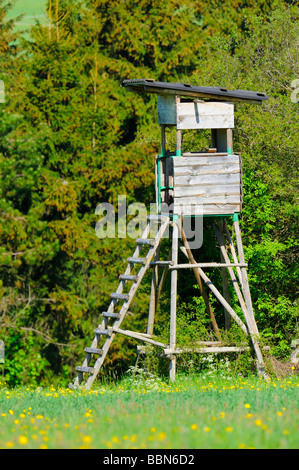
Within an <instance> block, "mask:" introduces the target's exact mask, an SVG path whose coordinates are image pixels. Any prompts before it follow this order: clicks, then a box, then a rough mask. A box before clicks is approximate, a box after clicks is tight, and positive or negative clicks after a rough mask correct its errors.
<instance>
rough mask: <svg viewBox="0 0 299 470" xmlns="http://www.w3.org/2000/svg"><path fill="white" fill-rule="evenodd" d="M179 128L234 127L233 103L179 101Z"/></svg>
mask: <svg viewBox="0 0 299 470" xmlns="http://www.w3.org/2000/svg"><path fill="white" fill-rule="evenodd" d="M176 111H177V128H178V129H228V128H233V127H234V105H233V104H232V103H220V102H219V103H217V102H207V103H200V102H197V101H194V102H193V103H192V102H191V103H179V104H178V105H177V110H176Z"/></svg>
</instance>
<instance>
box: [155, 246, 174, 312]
mask: <svg viewBox="0 0 299 470" xmlns="http://www.w3.org/2000/svg"><path fill="white" fill-rule="evenodd" d="M171 258H172V250H170V252H169V255H168V259H167V261H171ZM168 271H169V265H168V264H167V265H166V266H165V268H164V269H163V272H162V276H161V279H160V282H159V287H158V291H157V298H156V304H157V305H158V302H159V300H160V297H161V292H162V289H163V287H164V283H165V280H166V277H167V273H168Z"/></svg>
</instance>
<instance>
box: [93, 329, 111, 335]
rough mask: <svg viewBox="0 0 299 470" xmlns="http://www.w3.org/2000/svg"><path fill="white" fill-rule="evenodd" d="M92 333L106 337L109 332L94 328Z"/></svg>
mask: <svg viewBox="0 0 299 470" xmlns="http://www.w3.org/2000/svg"><path fill="white" fill-rule="evenodd" d="M94 333H95V334H96V335H107V336H108V335H109V330H102V329H101V328H96V329H95V330H94Z"/></svg>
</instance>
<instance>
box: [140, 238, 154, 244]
mask: <svg viewBox="0 0 299 470" xmlns="http://www.w3.org/2000/svg"><path fill="white" fill-rule="evenodd" d="M136 243H137V245H150V246H155V245H156V240H155V239H154V238H136Z"/></svg>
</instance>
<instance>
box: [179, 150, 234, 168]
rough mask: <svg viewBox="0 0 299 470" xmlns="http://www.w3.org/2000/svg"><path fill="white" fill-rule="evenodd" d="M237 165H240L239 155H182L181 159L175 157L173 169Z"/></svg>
mask: <svg viewBox="0 0 299 470" xmlns="http://www.w3.org/2000/svg"><path fill="white" fill-rule="evenodd" d="M229 164H238V165H240V157H239V155H227V154H225V155H217V154H214V153H212V154H211V155H209V154H207V153H206V154H195V155H188V154H184V155H183V156H182V157H175V168H179V167H185V166H186V167H190V168H191V169H193V167H197V166H198V167H202V166H213V165H229Z"/></svg>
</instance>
